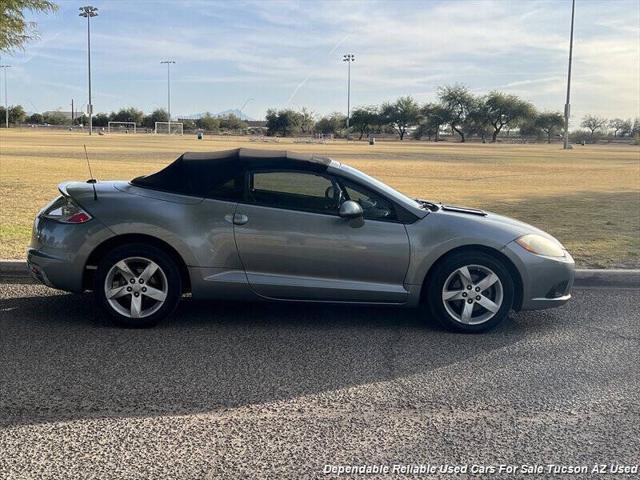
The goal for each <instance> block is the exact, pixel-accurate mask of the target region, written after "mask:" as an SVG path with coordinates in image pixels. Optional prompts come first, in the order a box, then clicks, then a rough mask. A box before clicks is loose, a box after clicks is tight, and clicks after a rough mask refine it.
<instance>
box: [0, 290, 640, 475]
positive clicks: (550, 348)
mask: <svg viewBox="0 0 640 480" xmlns="http://www.w3.org/2000/svg"><path fill="white" fill-rule="evenodd" d="M0 293H1V294H0V299H1V300H0V336H1V338H0V340H1V351H0V394H1V395H0V478H2V479H20V480H24V479H31V478H33V479H35V478H37V479H56V480H59V479H70V478H100V479H110V480H111V479H120V478H123V479H124V478H126V479H138V478H145V479H146V478H150V479H165V478H166V479H173V480H177V479H213V478H246V479H254V478H276V479H283V478H292V479H300V478H334V476H332V475H324V474H323V469H324V466H325V464H358V465H360V464H387V465H393V464H414V465H415V464H431V465H437V466H439V465H440V464H445V463H449V464H467V465H470V464H482V465H499V464H514V465H521V464H523V463H526V464H544V465H546V464H549V463H554V464H565V465H588V466H589V468H591V467H592V466H593V465H594V464H611V463H614V464H637V463H640V453H639V452H640V388H639V386H640V372H639V366H640V353H639V352H640V348H639V344H640V309H639V308H638V303H639V301H640V291H639V290H638V289H635V290H632V289H628V290H624V289H615V290H614V289H602V290H597V289H582V290H578V291H576V292H575V299H574V300H573V301H572V302H571V303H570V304H569V305H568V306H566V307H564V308H561V309H558V310H551V311H546V312H532V313H519V314H516V315H514V316H513V318H512V319H511V321H509V322H508V323H507V324H505V325H504V326H502V327H500V328H499V329H497V330H495V331H493V332H491V333H489V334H483V335H460V334H453V333H448V332H445V331H442V330H440V329H439V328H438V327H436V326H433V325H430V324H425V323H424V322H423V319H422V317H421V313H420V312H419V311H412V310H400V309H390V308H353V307H335V306H317V305H312V306H309V305H292V304H287V305H281V304H221V303H201V302H194V301H189V300H187V301H185V302H183V303H182V305H181V306H180V307H179V309H178V311H177V312H176V314H175V315H174V317H173V318H172V319H171V320H169V321H168V322H166V323H164V324H163V325H162V326H160V327H158V328H156V329H151V330H122V329H117V328H113V327H112V326H111V325H110V324H109V322H108V319H107V318H106V317H105V316H104V315H103V314H102V313H101V312H99V311H96V310H95V309H94V306H93V303H92V299H91V297H90V296H86V295H71V294H65V293H61V292H56V291H54V290H50V289H47V288H45V287H41V286H35V285H15V284H0ZM520 476H521V475H519V474H503V475H495V476H493V477H491V478H517V477H520ZM543 476H544V477H547V475H543ZM418 477H419V478H435V477H436V476H433V475H422V476H418ZM443 477H445V475H443ZM446 477H448V478H452V476H451V475H446ZM471 477H475V478H477V477H478V476H477V475H473V476H472V475H469V474H462V475H459V476H457V477H454V478H471ZM586 477H589V475H578V476H566V477H562V478H586ZM592 477H593V478H597V477H599V476H598V475H593V476H592ZM345 478H346V476H345ZM367 478H379V477H376V476H369V477H367ZM382 478H394V476H392V475H389V476H386V477H382ZM527 478H541V476H535V475H530V476H528V477H527ZM606 478H617V476H616V475H608V476H607V477H606ZM621 478H632V476H627V477H621Z"/></svg>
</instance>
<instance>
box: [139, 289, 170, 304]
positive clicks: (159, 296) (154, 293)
mask: <svg viewBox="0 0 640 480" xmlns="http://www.w3.org/2000/svg"><path fill="white" fill-rule="evenodd" d="M145 288H146V289H147V290H146V291H144V290H143V291H142V295H144V296H145V297H149V298H153V299H154V300H157V301H158V302H164V300H165V298H167V294H166V293H165V292H163V291H162V290H158V289H157V288H153V287H149V286H147V287H145Z"/></svg>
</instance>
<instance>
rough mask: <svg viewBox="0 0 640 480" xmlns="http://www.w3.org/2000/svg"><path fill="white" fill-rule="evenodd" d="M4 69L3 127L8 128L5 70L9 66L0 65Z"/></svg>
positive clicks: (9, 66)
mask: <svg viewBox="0 0 640 480" xmlns="http://www.w3.org/2000/svg"><path fill="white" fill-rule="evenodd" d="M0 68H3V69H4V126H5V127H6V128H9V100H7V98H8V96H7V68H11V65H0Z"/></svg>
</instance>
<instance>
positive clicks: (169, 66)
mask: <svg viewBox="0 0 640 480" xmlns="http://www.w3.org/2000/svg"><path fill="white" fill-rule="evenodd" d="M160 63H166V64H167V115H168V116H169V125H168V130H169V133H171V64H172V63H174V64H175V63H176V62H174V61H173V60H163V61H161V62H160Z"/></svg>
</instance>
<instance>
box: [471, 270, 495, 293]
mask: <svg viewBox="0 0 640 480" xmlns="http://www.w3.org/2000/svg"><path fill="white" fill-rule="evenodd" d="M497 281H498V276H497V275H496V274H495V273H493V272H491V273H489V274H488V275H487V276H486V277H484V278H483V279H482V280H480V281H479V282H478V283H477V284H476V287H478V288H480V291H481V292H484V291H485V290H486V289H487V288H489V287H490V286H491V285H493V284H494V283H496V282H497Z"/></svg>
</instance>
